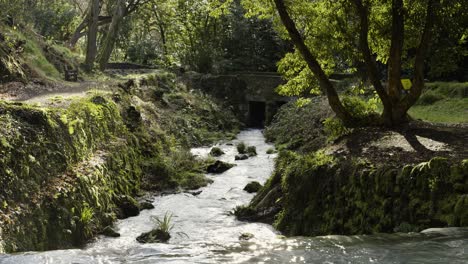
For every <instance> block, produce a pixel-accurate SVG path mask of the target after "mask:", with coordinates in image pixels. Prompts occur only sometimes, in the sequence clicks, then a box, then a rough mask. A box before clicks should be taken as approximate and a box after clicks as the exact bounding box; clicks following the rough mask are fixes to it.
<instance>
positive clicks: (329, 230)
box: [248, 151, 468, 236]
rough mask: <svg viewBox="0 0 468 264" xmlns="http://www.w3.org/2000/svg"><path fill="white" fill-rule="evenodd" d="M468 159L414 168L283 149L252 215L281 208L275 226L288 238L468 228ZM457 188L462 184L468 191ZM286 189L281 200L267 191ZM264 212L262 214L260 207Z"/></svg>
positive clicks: (432, 162)
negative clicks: (273, 198)
mask: <svg viewBox="0 0 468 264" xmlns="http://www.w3.org/2000/svg"><path fill="white" fill-rule="evenodd" d="M467 175H468V174H467V171H466V161H464V162H461V163H458V164H451V163H450V162H448V160H447V159H444V158H433V159H432V160H430V161H428V162H425V163H421V164H418V165H415V166H410V165H408V166H404V167H403V168H398V167H394V166H390V165H388V166H380V167H374V166H372V165H370V164H365V163H362V162H358V161H352V160H345V159H337V158H334V157H331V156H328V155H325V153H323V152H321V151H318V152H316V153H314V154H311V155H299V154H294V153H292V152H284V151H283V152H280V154H279V156H278V160H277V164H276V166H275V171H274V173H273V175H272V177H271V178H270V179H269V180H268V181H267V183H266V184H265V187H264V188H262V190H261V191H260V192H259V193H258V194H257V195H256V196H255V197H254V199H253V200H252V202H251V203H250V204H249V208H250V209H249V210H253V212H252V211H248V213H250V214H251V215H255V214H258V213H259V212H260V211H265V210H269V209H268V208H265V207H264V205H265V204H269V206H270V209H272V207H271V206H273V207H276V206H280V210H278V211H277V213H276V220H275V222H274V225H275V227H276V228H278V229H279V230H280V231H282V232H284V233H285V234H287V235H310V236H315V235H328V234H347V235H349V234H368V233H378V232H407V231H420V230H422V229H425V228H429V227H444V226H467V222H466V220H467V214H466V212H467V211H468V210H467V207H466V206H467V201H468V199H467V198H466V193H465V192H464V190H465V189H464V188H466V187H465V186H466V185H467V183H468V182H467V181H466V177H467ZM455 186H464V187H463V188H460V187H457V188H455ZM277 188H280V189H281V193H282V195H281V197H280V198H275V199H277V201H279V203H278V202H276V203H273V202H272V201H270V202H266V201H265V200H266V199H270V198H268V195H267V194H268V193H270V192H272V191H273V190H274V189H277ZM257 209H258V210H260V211H259V212H257V211H256V210H257Z"/></svg>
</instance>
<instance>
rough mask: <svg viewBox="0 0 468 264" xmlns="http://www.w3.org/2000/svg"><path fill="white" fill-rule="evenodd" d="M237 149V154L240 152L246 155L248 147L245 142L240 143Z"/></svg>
mask: <svg viewBox="0 0 468 264" xmlns="http://www.w3.org/2000/svg"><path fill="white" fill-rule="evenodd" d="M236 147H237V152H239V154H245V151H246V149H247V146H246V145H245V143H244V142H239V143H238V144H237V146H236Z"/></svg>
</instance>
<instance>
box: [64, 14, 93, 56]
mask: <svg viewBox="0 0 468 264" xmlns="http://www.w3.org/2000/svg"><path fill="white" fill-rule="evenodd" d="M88 15H89V12H88ZM88 15H86V16H85V18H84V19H83V21H82V22H81V24H80V25H79V26H78V27H77V28H76V30H75V32H73V35H72V36H71V38H70V41H69V42H68V46H69V47H70V48H74V47H75V46H76V43H78V40H80V38H81V37H83V33H82V31H83V30H84V29H85V28H86V27H87V26H88V24H89V16H88Z"/></svg>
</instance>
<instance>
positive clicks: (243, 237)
mask: <svg viewBox="0 0 468 264" xmlns="http://www.w3.org/2000/svg"><path fill="white" fill-rule="evenodd" d="M254 237H255V236H254V234H252V233H242V234H241V235H240V236H239V240H246V241H247V240H250V239H252V238H254Z"/></svg>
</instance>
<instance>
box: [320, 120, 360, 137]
mask: <svg viewBox="0 0 468 264" xmlns="http://www.w3.org/2000/svg"><path fill="white" fill-rule="evenodd" d="M323 130H324V132H325V134H326V135H327V140H328V141H335V140H337V139H339V138H341V137H342V136H345V135H348V134H350V133H351V132H352V131H353V130H352V129H350V128H347V127H346V126H345V125H344V124H343V121H341V120H340V119H338V118H336V117H329V118H327V119H325V121H323Z"/></svg>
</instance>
